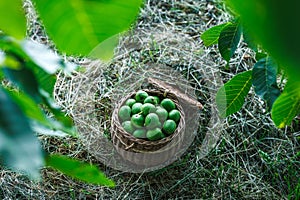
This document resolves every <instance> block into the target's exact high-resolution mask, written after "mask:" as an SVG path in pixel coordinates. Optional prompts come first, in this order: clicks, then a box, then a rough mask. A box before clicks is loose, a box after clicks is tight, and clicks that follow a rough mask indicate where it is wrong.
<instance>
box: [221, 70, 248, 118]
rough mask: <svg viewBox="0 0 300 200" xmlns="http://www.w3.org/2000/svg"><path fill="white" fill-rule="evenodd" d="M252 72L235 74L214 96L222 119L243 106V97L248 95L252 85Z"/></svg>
mask: <svg viewBox="0 0 300 200" xmlns="http://www.w3.org/2000/svg"><path fill="white" fill-rule="evenodd" d="M251 73H252V71H246V72H243V73H240V74H237V75H236V76H235V77H233V78H232V79H231V80H230V81H228V82H227V83H226V84H224V86H222V87H221V88H220V89H219V90H218V93H217V95H216V101H217V106H218V109H219V112H220V115H221V116H222V117H226V116H228V115H231V114H233V113H235V112H237V111H238V110H240V109H241V107H242V106H243V104H244V99H245V96H246V95H247V94H248V92H249V90H250V88H251V83H252V76H251Z"/></svg>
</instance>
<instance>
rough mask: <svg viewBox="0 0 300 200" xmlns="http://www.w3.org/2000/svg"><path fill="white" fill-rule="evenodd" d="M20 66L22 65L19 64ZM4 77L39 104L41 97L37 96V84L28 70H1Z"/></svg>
mask: <svg viewBox="0 0 300 200" xmlns="http://www.w3.org/2000/svg"><path fill="white" fill-rule="evenodd" d="M21 64H22V63H21ZM2 70H3V72H4V75H5V77H7V78H8V79H9V80H10V81H11V82H12V83H14V84H15V85H16V86H17V87H19V88H20V89H21V90H24V92H26V93H27V94H28V95H30V96H31V97H32V98H33V99H34V100H35V102H36V103H41V100H42V99H41V96H40V94H39V88H38V82H37V80H36V78H35V76H34V74H33V72H32V71H31V70H30V69H27V68H24V67H22V68H21V69H19V70H14V69H10V68H3V69H2Z"/></svg>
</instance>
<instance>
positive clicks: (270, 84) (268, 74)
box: [252, 57, 280, 110]
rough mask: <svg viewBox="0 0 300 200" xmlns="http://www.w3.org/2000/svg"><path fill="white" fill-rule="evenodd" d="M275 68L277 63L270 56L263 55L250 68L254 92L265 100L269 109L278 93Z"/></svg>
mask: <svg viewBox="0 0 300 200" xmlns="http://www.w3.org/2000/svg"><path fill="white" fill-rule="evenodd" d="M277 68H278V67H277V64H276V63H275V61H274V60H273V59H272V58H271V57H265V58H262V59H260V60H259V61H257V62H256V63H255V65H254V67H253V70H252V84H253V86H254V90H255V93H256V94H257V95H258V96H259V97H261V98H262V99H263V100H265V101H266V102H267V105H268V108H269V109H270V110H271V108H272V105H273V103H274V101H275V100H276V99H277V97H278V96H279V95H280V90H279V88H278V86H277Z"/></svg>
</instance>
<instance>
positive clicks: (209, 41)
mask: <svg viewBox="0 0 300 200" xmlns="http://www.w3.org/2000/svg"><path fill="white" fill-rule="evenodd" d="M229 24H231V23H230V22H227V23H224V24H220V25H217V26H213V27H211V28H210V29H208V30H206V31H205V32H204V33H202V34H201V39H202V41H203V43H204V45H205V46H207V47H208V46H211V45H213V44H218V39H219V36H220V33H221V31H222V30H223V28H224V27H225V26H227V25H229Z"/></svg>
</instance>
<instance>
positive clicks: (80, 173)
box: [46, 155, 115, 187]
mask: <svg viewBox="0 0 300 200" xmlns="http://www.w3.org/2000/svg"><path fill="white" fill-rule="evenodd" d="M46 165H47V166H49V167H52V168H53V169H56V170H58V171H60V172H62V173H64V174H66V175H68V176H71V177H73V178H76V179H78V180H82V181H85V182H87V183H92V184H97V185H104V186H108V187H115V183H114V182H113V181H112V180H110V179H108V178H106V177H105V175H104V174H103V173H102V172H100V171H99V169H98V168H97V167H96V166H94V165H91V164H87V163H83V162H81V161H78V160H74V159H71V158H68V157H65V156H62V155H49V156H48V157H47V159H46Z"/></svg>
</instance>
